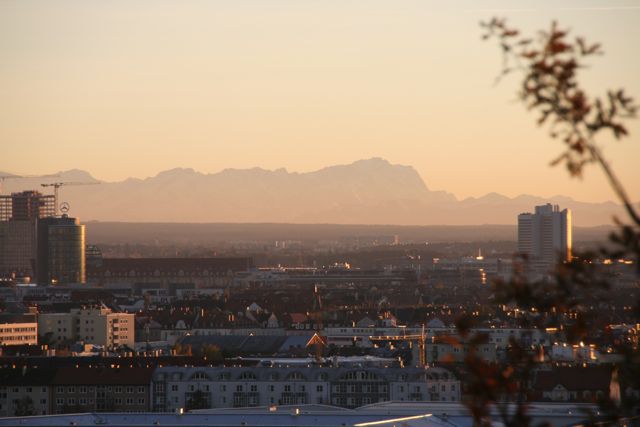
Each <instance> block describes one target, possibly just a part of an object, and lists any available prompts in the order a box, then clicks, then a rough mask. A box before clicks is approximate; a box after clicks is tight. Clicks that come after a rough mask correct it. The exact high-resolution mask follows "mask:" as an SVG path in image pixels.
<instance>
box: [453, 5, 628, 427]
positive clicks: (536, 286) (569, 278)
mask: <svg viewBox="0 0 640 427" xmlns="http://www.w3.org/2000/svg"><path fill="white" fill-rule="evenodd" d="M481 25H482V28H483V29H484V35H483V38H484V39H485V40H487V39H495V40H497V41H498V44H499V46H500V48H501V50H502V53H503V69H502V72H501V74H500V77H499V79H500V78H502V77H503V76H505V75H507V74H511V73H513V72H520V73H522V76H523V79H522V83H521V85H520V89H519V93H518V95H519V98H520V100H522V101H523V102H524V103H525V105H526V106H527V107H528V108H529V109H530V110H534V111H536V112H537V113H538V114H539V116H538V120H537V122H538V124H539V125H544V124H550V135H551V137H552V138H557V139H561V140H562V142H563V143H564V145H565V150H564V151H563V153H562V154H561V155H560V156H559V157H558V158H556V159H555V160H554V161H553V162H552V165H557V164H560V163H564V164H565V166H566V167H567V169H568V171H569V173H570V175H571V176H572V177H580V176H582V173H583V168H584V166H585V165H587V164H592V163H593V164H596V165H599V166H600V167H601V168H602V170H603V172H604V173H605V175H606V177H607V179H608V181H609V184H610V185H611V187H612V189H613V191H614V192H615V194H616V196H617V197H618V199H619V200H620V201H621V202H622V203H623V205H624V207H625V209H626V212H627V214H628V217H629V219H630V222H631V225H624V224H623V223H622V222H620V221H619V220H616V223H617V224H618V225H619V226H620V229H619V232H618V233H615V234H612V236H611V240H612V242H613V243H614V245H615V249H613V250H612V249H605V248H602V249H600V252H599V253H591V254H582V255H579V256H576V257H574V259H572V260H571V261H569V262H562V261H561V262H559V263H558V264H557V265H556V267H555V270H554V271H553V272H550V274H552V276H551V278H550V279H549V278H545V279H542V280H539V281H536V282H533V283H532V282H531V281H530V278H529V277H527V274H526V272H525V271H526V265H527V262H528V260H527V259H519V260H516V261H515V263H514V266H515V269H514V274H513V276H512V278H511V280H509V281H508V282H500V281H498V282H496V283H494V288H493V289H494V296H495V303H496V304H497V305H502V306H503V307H507V306H508V307H511V308H513V309H515V310H516V311H517V312H518V313H519V318H518V326H519V327H522V328H527V329H530V328H537V329H543V330H545V331H552V332H551V334H552V335H553V337H554V338H557V339H559V340H564V341H568V342H570V343H573V344H575V343H579V342H581V341H582V340H587V339H588V338H589V336H590V334H592V333H593V332H594V329H593V328H594V323H595V322H594V320H595V317H596V316H597V314H596V311H595V309H594V308H595V307H597V306H598V304H601V303H603V302H605V301H607V300H608V299H609V295H608V290H609V289H611V287H612V284H611V277H609V276H608V274H607V272H606V270H603V269H602V265H601V264H600V263H599V262H598V260H599V258H600V259H602V258H604V259H606V258H613V259H616V258H622V257H625V258H626V257H630V258H632V259H633V260H634V261H635V263H636V265H637V266H638V269H637V273H638V274H640V265H639V264H638V260H639V259H640V215H638V212H637V210H636V208H635V207H634V205H633V204H632V202H631V199H630V198H629V196H628V195H627V193H626V190H625V188H624V186H623V184H622V183H621V182H620V181H619V180H618V178H617V176H616V175H615V173H614V171H613V170H612V168H611V167H610V165H609V163H608V162H607V160H606V159H605V158H604V156H603V155H602V152H601V150H600V148H599V147H598V146H597V145H596V142H595V137H596V136H599V135H602V134H604V133H611V134H612V135H613V136H614V138H615V139H622V138H624V137H626V136H628V130H627V128H626V127H625V123H626V121H627V120H629V119H632V118H634V117H636V112H637V106H636V105H635V104H634V102H633V100H632V98H630V97H629V96H627V95H626V94H625V92H624V90H622V89H620V90H611V91H609V92H608V93H607V96H606V97H604V98H597V97H590V96H588V95H587V93H586V91H585V90H584V89H583V88H582V87H581V86H580V84H579V82H578V71H579V70H580V69H582V68H584V67H585V63H584V61H585V58H588V57H591V56H594V55H601V54H602V50H601V47H600V45H598V44H593V45H589V44H588V43H587V42H586V41H585V40H584V39H582V38H576V39H574V40H570V39H569V34H568V32H567V31H565V30H561V29H560V28H559V27H558V25H557V24H556V23H553V24H552V25H551V28H550V30H549V31H541V32H539V34H538V35H537V37H536V38H533V39H532V38H524V37H521V36H520V32H519V31H518V30H516V29H513V28H510V27H508V26H507V24H506V21H505V20H502V19H498V18H494V19H492V20H491V21H489V22H486V23H482V24H481ZM637 314H638V316H640V304H638V309H637ZM471 326H472V324H471V319H470V318H469V317H466V318H460V319H458V322H457V328H458V333H459V336H460V337H461V338H462V339H463V340H464V341H466V342H467V343H470V344H471V351H470V352H469V353H468V355H467V358H466V360H465V365H466V369H467V371H468V374H469V379H470V385H469V394H470V399H468V400H467V402H466V404H467V406H468V407H469V409H470V411H471V413H472V415H473V418H474V424H475V425H490V424H491V421H490V416H489V415H490V412H491V409H494V410H496V411H497V413H498V415H499V416H500V418H501V421H502V422H503V424H504V425H506V426H528V425H530V423H531V418H530V417H529V416H528V415H527V407H528V403H527V397H528V396H527V394H528V389H529V387H530V385H531V371H532V370H533V369H534V368H535V366H536V365H537V364H538V363H540V360H539V359H540V357H539V356H538V355H537V354H536V349H535V348H534V346H531V345H529V344H527V343H523V342H520V341H518V340H515V339H513V337H512V338H511V339H510V340H509V347H508V351H507V353H506V357H505V359H504V360H503V361H501V362H498V363H495V362H488V361H486V360H484V359H483V358H482V357H480V355H479V354H478V352H477V351H476V350H477V348H478V347H479V345H481V344H482V343H484V342H486V337H483V336H481V335H473V334H472V333H471ZM615 351H616V352H617V353H618V354H620V355H622V356H623V362H621V363H620V364H619V365H618V366H616V367H615V369H614V374H613V375H617V376H618V377H619V380H620V386H621V387H620V388H621V390H625V389H626V388H627V387H629V388H631V389H635V390H638V389H640V353H639V348H638V344H637V343H635V344H628V343H621V344H620V345H618V346H616V348H615ZM598 403H599V405H600V410H601V412H600V415H598V418H596V415H597V414H585V417H587V418H588V419H590V421H591V423H592V424H599V425H601V424H623V425H625V424H627V423H629V422H632V423H634V422H638V421H639V420H640V418H638V417H639V416H640V402H639V401H638V399H637V398H635V397H633V396H627V395H625V394H624V393H623V394H622V395H621V396H619V397H618V398H616V397H611V396H608V397H603V398H601V399H600V401H599V402H598Z"/></svg>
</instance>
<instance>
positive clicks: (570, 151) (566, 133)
mask: <svg viewBox="0 0 640 427" xmlns="http://www.w3.org/2000/svg"><path fill="white" fill-rule="evenodd" d="M481 26H482V27H483V28H484V30H485V33H484V35H483V38H484V39H485V40H486V39H497V40H498V43H499V45H500V48H501V50H502V53H503V70H502V75H506V74H509V73H512V72H514V71H520V72H522V73H523V75H524V78H523V80H522V83H521V85H520V90H519V93H518V95H519V98H520V99H521V100H522V101H523V102H524V103H525V104H526V105H527V107H528V108H529V109H532V110H536V111H537V112H538V113H539V117H538V124H540V125H542V124H545V123H547V122H548V123H550V125H551V131H550V135H551V137H553V138H561V139H562V141H563V142H564V143H565V145H566V149H565V151H564V152H563V153H562V154H561V155H560V156H559V157H558V158H556V159H555V160H554V161H553V162H552V164H554V165H555V164H559V163H564V164H565V165H566V167H567V169H568V170H569V173H570V174H571V175H572V176H581V175H582V170H583V167H584V166H585V165H586V164H588V163H597V164H599V165H600V166H601V168H602V170H603V171H604V173H605V174H606V176H607V179H608V180H609V183H610V184H611V186H612V188H613V190H614V192H615V193H616V196H617V197H618V198H619V199H620V201H621V202H622V203H623V204H624V206H625V209H626V210H627V213H628V214H629V216H630V217H631V219H632V221H633V222H634V223H635V224H636V225H637V226H640V215H638V212H637V211H636V209H635V208H634V206H633V204H632V203H631V200H630V199H629V196H628V195H627V193H626V191H625V189H624V186H623V185H622V183H621V182H620V181H619V180H618V178H617V177H616V175H615V173H614V171H613V169H611V167H610V165H609V163H608V162H607V160H606V159H605V158H604V157H603V155H602V152H601V150H600V149H599V147H598V146H597V145H596V143H595V139H594V138H595V137H596V136H597V135H599V134H602V133H605V132H609V133H611V134H612V135H613V136H614V137H615V138H616V139H622V138H624V137H626V136H628V134H629V133H628V130H627V128H626V126H625V121H626V120H628V119H631V118H634V117H636V112H637V110H638V106H637V105H636V104H634V101H633V99H632V98H631V97H629V96H628V95H626V93H625V92H624V90H623V89H616V90H609V91H608V92H607V96H606V97H604V98H598V97H590V96H589V95H588V94H587V92H586V91H585V89H583V88H582V87H581V86H580V83H579V82H578V71H579V70H580V69H583V68H585V64H584V60H585V58H588V57H591V56H594V55H601V54H602V53H603V52H602V49H601V46H600V45H599V44H592V45H590V44H588V43H587V42H586V41H585V40H584V39H583V38H580V37H578V38H576V39H575V40H570V39H569V33H568V31H566V30H562V29H560V28H559V27H558V25H557V24H556V23H555V22H554V23H553V24H552V25H551V28H550V29H549V31H541V32H539V34H538V36H537V38H535V39H533V38H524V37H521V36H520V32H519V31H518V30H516V29H513V28H509V27H508V26H507V24H506V21H505V20H503V19H498V18H493V19H492V20H491V21H489V22H486V23H481Z"/></svg>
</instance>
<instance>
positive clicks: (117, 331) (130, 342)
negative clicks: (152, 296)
mask: <svg viewBox="0 0 640 427" xmlns="http://www.w3.org/2000/svg"><path fill="white" fill-rule="evenodd" d="M38 327H39V335H40V336H41V337H43V338H46V340H47V342H49V343H52V344H60V343H63V342H76V341H83V342H85V343H91V344H95V345H99V346H104V347H106V348H117V347H121V346H127V347H130V348H134V345H135V315H134V314H130V313H114V312H113V311H111V309H109V308H107V307H105V306H99V307H83V308H80V309H72V310H71V311H70V312H69V313H42V314H40V315H39V316H38Z"/></svg>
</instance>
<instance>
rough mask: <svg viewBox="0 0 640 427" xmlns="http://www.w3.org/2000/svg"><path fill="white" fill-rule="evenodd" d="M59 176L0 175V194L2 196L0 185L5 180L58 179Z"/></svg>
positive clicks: (0, 186) (0, 185)
mask: <svg viewBox="0 0 640 427" xmlns="http://www.w3.org/2000/svg"><path fill="white" fill-rule="evenodd" d="M59 176H60V175H59V174H53V175H0V194H2V184H4V180H5V179H24V178H54V177H59Z"/></svg>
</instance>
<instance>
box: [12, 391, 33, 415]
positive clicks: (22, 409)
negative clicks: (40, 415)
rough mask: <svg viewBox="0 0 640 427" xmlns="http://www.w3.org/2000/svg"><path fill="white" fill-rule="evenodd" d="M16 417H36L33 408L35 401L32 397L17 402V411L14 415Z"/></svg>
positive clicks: (25, 397) (22, 398) (24, 397)
mask: <svg viewBox="0 0 640 427" xmlns="http://www.w3.org/2000/svg"><path fill="white" fill-rule="evenodd" d="M13 415H14V416H16V417H28V416H31V415H35V409H34V408H33V399H31V396H23V397H21V398H20V399H18V400H16V409H15V411H14V413H13Z"/></svg>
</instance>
